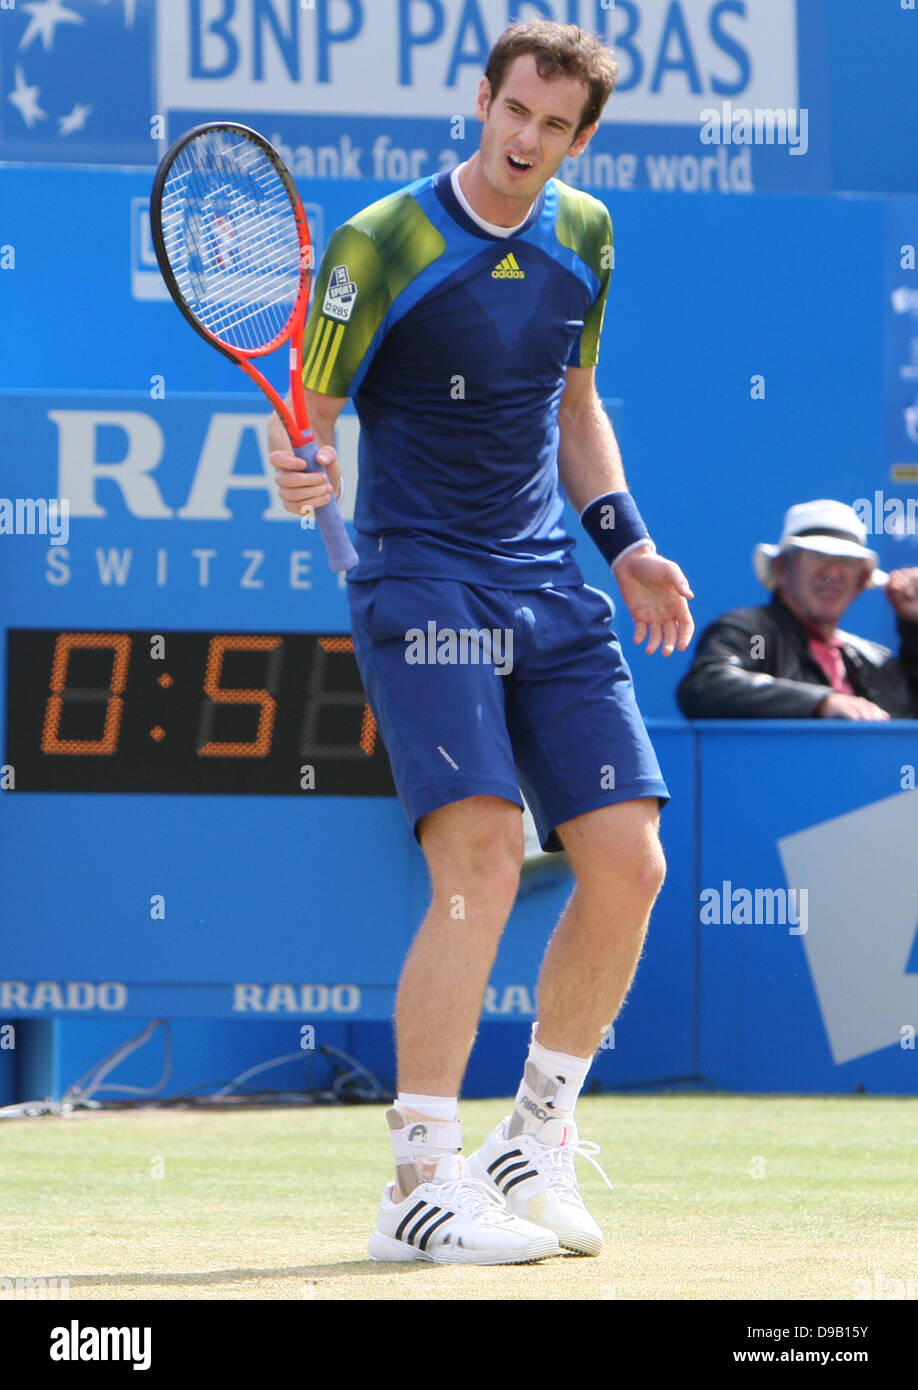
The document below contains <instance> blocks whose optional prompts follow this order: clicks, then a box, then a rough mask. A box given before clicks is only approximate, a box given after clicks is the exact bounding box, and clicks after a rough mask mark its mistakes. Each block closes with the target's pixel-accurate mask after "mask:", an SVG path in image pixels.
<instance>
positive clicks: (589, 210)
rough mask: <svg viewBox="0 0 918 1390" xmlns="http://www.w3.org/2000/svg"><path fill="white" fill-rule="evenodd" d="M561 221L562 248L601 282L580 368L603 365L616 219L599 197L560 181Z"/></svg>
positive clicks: (586, 324)
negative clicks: (601, 353) (601, 349)
mask: <svg viewBox="0 0 918 1390" xmlns="http://www.w3.org/2000/svg"><path fill="white" fill-rule="evenodd" d="M556 187H557V189H558V222H557V227H556V229H555V230H556V235H557V238H558V240H559V241H560V243H561V245H562V246H566V247H567V248H568V250H570V251H573V252H574V253H575V255H577V256H579V257H580V259H581V260H582V261H583V262H584V264H586V265H588V266H589V268H590V270H592V272H593V274H594V275H595V276H596V278H597V279H598V280H599V282H600V289H599V293H598V294H597V296H596V298H595V300H594V301H593V304H592V307H591V309H590V311H589V313H588V314H587V316H586V320H585V322H584V325H583V332H582V333H581V335H580V348H579V350H580V360H579V362H578V364H577V365H578V366H580V367H595V366H596V365H597V363H598V362H599V340H600V336H601V334H602V325H603V320H604V318H605V316H606V299H607V297H608V293H609V284H610V282H611V280H612V269H613V267H614V264H615V251H614V239H613V231H612V218H611V217H610V215H609V209H608V208H607V207H606V206H605V204H604V203H601V202H600V201H599V199H598V198H594V197H592V195H591V194H589V193H584V192H582V191H581V190H580V189H579V188H571V187H570V186H569V185H568V184H565V183H561V182H558V183H557V184H556Z"/></svg>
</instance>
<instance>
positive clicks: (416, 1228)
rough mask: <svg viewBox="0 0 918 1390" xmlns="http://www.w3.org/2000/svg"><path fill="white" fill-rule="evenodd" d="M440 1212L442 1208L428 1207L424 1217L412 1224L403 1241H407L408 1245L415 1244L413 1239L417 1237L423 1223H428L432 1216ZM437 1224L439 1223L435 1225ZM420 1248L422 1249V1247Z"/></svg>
mask: <svg viewBox="0 0 918 1390" xmlns="http://www.w3.org/2000/svg"><path fill="white" fill-rule="evenodd" d="M442 1210H443V1208H442V1207H428V1208H427V1210H426V1211H425V1213H424V1215H423V1216H419V1217H418V1219H417V1221H416V1222H415V1223H414V1225H413V1226H412V1228H411V1230H410V1231H409V1232H408V1234H407V1235H406V1237H405V1239H406V1240H407V1242H408V1244H409V1245H414V1243H415V1240H414V1238H415V1236H416V1235H417V1233H418V1231H419V1230H420V1229H421V1227H422V1226H423V1225H424V1223H425V1222H427V1221H429V1220H430V1219H431V1217H432V1216H438V1215H439V1214H440V1212H441V1211H442ZM437 1224H439V1223H437ZM431 1229H433V1228H431ZM421 1248H422V1249H423V1248H424V1247H423V1246H422V1247H421Z"/></svg>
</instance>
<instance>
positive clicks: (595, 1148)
mask: <svg viewBox="0 0 918 1390" xmlns="http://www.w3.org/2000/svg"><path fill="white" fill-rule="evenodd" d="M536 1142H538V1141H536ZM533 1147H535V1146H533ZM538 1148H541V1149H542V1150H543V1152H542V1153H539V1152H538V1151H536V1152H535V1153H533V1154H531V1155H530V1157H531V1161H532V1163H533V1165H534V1167H535V1168H536V1169H537V1171H538V1172H539V1173H540V1174H543V1175H544V1176H545V1177H547V1178H548V1185H549V1187H555V1188H560V1189H562V1191H563V1192H564V1194H565V1196H568V1197H570V1198H572V1199H573V1200H575V1201H577V1202H579V1203H580V1205H581V1206H582V1205H583V1198H582V1197H581V1195H580V1188H579V1186H578V1183H577V1173H576V1170H575V1168H574V1155H575V1154H579V1155H580V1156H581V1158H585V1159H586V1161H587V1163H592V1165H593V1167H594V1168H595V1169H596V1171H597V1173H598V1174H599V1176H600V1177H601V1178H602V1180H603V1182H604V1183H605V1184H606V1186H607V1187H608V1188H609V1189H610V1191H613V1192H614V1191H615V1189H614V1187H613V1186H612V1183H611V1182H610V1181H609V1177H608V1174H607V1173H606V1171H605V1169H604V1168H603V1167H602V1165H601V1164H600V1163H597V1162H596V1159H595V1158H594V1157H593V1155H594V1154H598V1153H599V1152H600V1148H599V1145H598V1144H593V1143H591V1142H590V1141H589V1140H588V1139H579V1140H578V1141H577V1143H576V1144H559V1145H557V1146H556V1147H553V1148H551V1147H549V1146H547V1145H541V1144H540V1145H538ZM546 1170H547V1171H546Z"/></svg>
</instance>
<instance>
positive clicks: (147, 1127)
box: [0, 1095, 918, 1300]
mask: <svg viewBox="0 0 918 1390" xmlns="http://www.w3.org/2000/svg"><path fill="white" fill-rule="evenodd" d="M462 1110H463V1121H464V1125H465V1134H466V1141H467V1142H466V1150H467V1151H470V1150H471V1149H473V1148H474V1147H475V1145H476V1144H477V1143H478V1142H479V1140H480V1139H481V1138H482V1137H484V1135H485V1134H486V1133H487V1131H488V1130H489V1129H490V1128H491V1127H492V1126H493V1125H494V1124H496V1123H497V1121H498V1120H499V1119H500V1118H501V1117H502V1116H503V1115H504V1114H505V1113H506V1110H507V1102H506V1101H500V1100H496V1101H470V1102H464V1103H463V1108H462ZM578 1119H579V1121H580V1125H581V1132H582V1134H583V1136H584V1137H585V1138H588V1139H592V1140H595V1141H597V1142H598V1143H600V1144H601V1145H602V1149H603V1152H602V1155H601V1161H602V1162H603V1164H604V1166H605V1168H606V1171H607V1172H608V1173H609V1176H610V1178H611V1179H612V1181H613V1182H614V1183H615V1187H616V1190H615V1192H610V1191H609V1190H608V1188H606V1187H605V1186H604V1184H603V1183H602V1181H601V1179H600V1178H599V1176H598V1174H596V1173H595V1172H594V1171H593V1169H592V1168H590V1166H589V1165H588V1164H586V1163H581V1164H580V1165H579V1166H580V1168H581V1187H582V1189H583V1191H584V1194H585V1196H586V1199H587V1202H588V1205H589V1206H590V1208H591V1210H592V1211H593V1213H594V1215H595V1216H596V1217H597V1219H598V1220H599V1222H600V1224H601V1225H602V1227H603V1229H604V1231H605V1233H606V1237H607V1242H608V1243H607V1246H606V1250H605V1252H604V1253H603V1254H602V1255H601V1256H600V1257H599V1258H598V1259H577V1258H575V1257H572V1256H568V1257H565V1258H562V1259H554V1260H549V1261H546V1262H544V1263H542V1264H539V1265H533V1266H517V1267H512V1266H497V1267H491V1268H481V1269H473V1268H466V1269H445V1268H435V1267H434V1266H431V1265H420V1264H418V1265H385V1264H373V1263H372V1262H371V1261H369V1260H367V1258H366V1242H367V1238H368V1236H369V1234H370V1232H371V1231H372V1229H373V1226H374V1224H375V1216H376V1209H377V1205H378V1202H379V1198H380V1194H381V1191H382V1187H383V1184H384V1182H385V1181H386V1180H387V1178H388V1176H389V1167H390V1162H389V1145H388V1138H387V1130H386V1127H385V1121H384V1119H383V1113H382V1108H381V1107H375V1106H374V1107H369V1106H367V1107H357V1108H341V1109H338V1108H335V1109H329V1108H317V1109H302V1110H292V1111H291V1110H261V1111H256V1110H246V1111H240V1112H238V1113H233V1114H213V1113H211V1114H207V1113H194V1112H191V1113H188V1112H175V1111H156V1110H139V1111H136V1112H132V1113H130V1112H123V1111H119V1112H112V1111H109V1112H103V1113H87V1112H81V1113H77V1114H74V1115H72V1116H70V1117H69V1118H66V1119H59V1118H43V1119H35V1120H21V1121H3V1122H0V1206H2V1218H0V1275H2V1276H5V1277H7V1278H16V1277H17V1276H38V1275H45V1276H49V1277H50V1276H58V1277H64V1276H66V1277H67V1278H68V1279H69V1281H70V1297H71V1298H72V1299H110V1298H118V1299H121V1298H137V1299H176V1298H177V1299H253V1298H257V1299H302V1298H306V1299H335V1300H340V1299H355V1300H360V1299H379V1298H383V1299H389V1298H400V1299H425V1300H438V1299H456V1298H462V1299H474V1298H482V1299H491V1298H501V1299H530V1298H532V1299H568V1298H570V1299H615V1300H633V1299H654V1298H678V1299H726V1298H731V1299H732V1298H768V1299H775V1298H777V1299H814V1298H830V1299H851V1298H854V1297H856V1295H857V1293H858V1291H859V1289H865V1288H866V1287H867V1284H866V1283H860V1282H859V1281H869V1285H870V1287H871V1288H872V1287H874V1281H875V1280H876V1279H880V1280H881V1281H888V1280H894V1279H895V1280H903V1281H907V1280H911V1281H913V1282H912V1292H911V1297H913V1298H914V1297H915V1296H916V1293H918V1247H916V1244H915V1234H914V1233H915V1230H916V1227H918V1190H916V1184H915V1181H914V1173H915V1168H916V1164H918V1125H916V1120H918V1099H902V1100H889V1099H879V1098H877V1099H874V1098H871V1097H843V1098H838V1099H821V1098H820V1099H807V1098H799V1097H798V1098H788V1097H766V1098H753V1097H745V1096H709V1095H683V1096H653V1097H647V1096H624V1097H619V1096H615V1097H613V1096H605V1097H594V1098H586V1099H584V1100H582V1101H581V1102H580V1105H579V1106H578ZM160 1169H162V1170H163V1176H162V1177H160V1178H157V1177H154V1176H152V1174H153V1173H154V1172H155V1171H159V1170H160ZM754 1173H762V1176H758V1177H756V1176H753V1174H754ZM900 1296H901V1295H900Z"/></svg>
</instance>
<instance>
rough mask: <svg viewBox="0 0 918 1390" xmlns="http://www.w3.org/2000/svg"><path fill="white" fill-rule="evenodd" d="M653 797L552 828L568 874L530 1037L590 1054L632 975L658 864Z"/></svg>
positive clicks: (662, 868) (658, 881)
mask: <svg viewBox="0 0 918 1390" xmlns="http://www.w3.org/2000/svg"><path fill="white" fill-rule="evenodd" d="M659 821H660V813H659V809H658V805H657V799H656V797H652V798H651V797H647V798H643V799H641V800H639V801H625V802H621V803H620V804H619V805H617V806H603V807H602V808H601V809H600V810H598V811H589V812H587V814H586V815H583V816H577V818H576V819H575V820H570V821H567V822H566V823H565V824H563V825H559V826H558V835H559V836H560V839H561V842H562V844H563V845H564V848H565V849H566V850H567V852H568V855H569V856H570V861H571V867H572V868H573V871H574V877H575V879H576V888H575V890H574V893H573V895H572V897H571V899H570V901H569V903H568V905H567V907H566V908H565V910H564V913H563V914H562V916H561V920H560V921H559V922H558V925H557V927H556V928H555V931H554V935H553V936H552V938H551V941H550V942H549V945H548V950H547V951H546V953H545V959H544V961H543V963H542V971H541V975H540V977H539V991H538V1008H539V1027H538V1041H539V1042H540V1043H541V1045H542V1046H543V1047H545V1048H549V1049H550V1050H551V1051H553V1052H565V1053H569V1054H571V1055H573V1056H575V1057H592V1055H593V1053H594V1052H595V1051H596V1049H597V1047H598V1046H599V1043H600V1039H601V1037H602V1033H603V1030H604V1028H605V1027H606V1026H607V1025H608V1024H610V1023H612V1022H613V1021H614V1019H615V1017H616V1015H617V1014H618V1011H619V1009H620V1008H621V1006H622V1002H623V1000H624V998H625V995H626V994H627V992H628V988H629V986H630V984H631V981H632V979H633V978H634V972H635V969H636V967H637V963H638V959H639V957H640V954H641V947H642V946H643V944H644V937H645V935H646V932H647V924H648V922H649V920H650V913H651V909H652V908H653V904H654V901H655V900H656V897H657V894H658V893H659V891H660V888H661V886H662V884H663V878H664V875H665V872H666V864H665V860H664V858H663V850H662V848H661V846H660V840H659V836H658V834H657V827H658V825H659Z"/></svg>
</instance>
